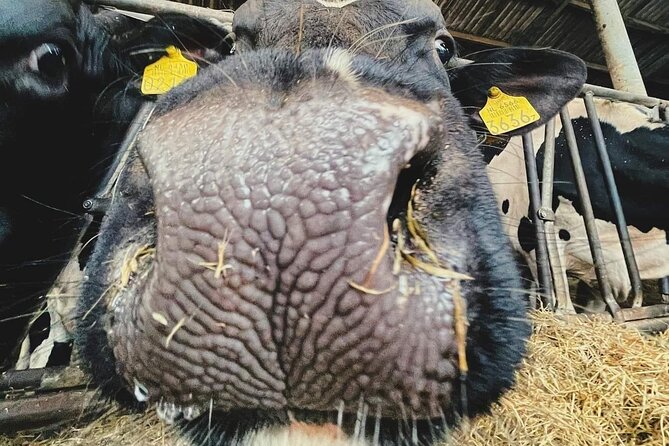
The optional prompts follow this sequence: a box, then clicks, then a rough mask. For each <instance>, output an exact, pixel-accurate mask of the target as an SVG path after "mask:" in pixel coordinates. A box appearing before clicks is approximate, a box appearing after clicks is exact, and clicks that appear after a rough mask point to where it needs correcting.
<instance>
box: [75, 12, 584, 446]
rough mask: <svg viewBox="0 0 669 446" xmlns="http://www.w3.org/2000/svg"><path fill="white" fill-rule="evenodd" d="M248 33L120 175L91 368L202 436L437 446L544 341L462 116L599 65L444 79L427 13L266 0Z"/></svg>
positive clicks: (558, 90) (100, 267)
mask: <svg viewBox="0 0 669 446" xmlns="http://www.w3.org/2000/svg"><path fill="white" fill-rule="evenodd" d="M233 28H234V33H235V36H236V48H237V50H238V51H237V54H235V55H234V56H232V57H230V58H227V59H225V60H224V61H223V62H222V63H220V64H217V65H214V66H212V67H210V68H208V69H207V70H206V71H203V73H202V75H201V76H199V77H198V78H196V79H194V80H192V81H190V82H188V83H186V84H184V85H183V86H181V87H178V88H177V89H175V90H173V91H172V92H170V93H169V94H168V95H166V96H164V97H162V98H161V99H160V100H159V103H158V105H157V108H156V111H155V113H154V115H153V117H152V119H151V121H150V122H149V123H148V124H147V126H146V127H145V129H144V130H143V131H142V133H141V134H140V136H139V139H138V145H137V151H136V152H135V153H134V154H133V157H132V158H131V159H130V160H129V163H128V165H127V168H126V169H125V170H124V175H123V176H122V178H121V179H120V180H119V183H118V194H119V195H118V196H119V199H118V200H116V201H115V202H114V204H113V205H112V207H111V208H110V210H109V212H108V213H107V215H106V217H105V221H104V222H103V225H102V227H101V232H100V236H99V238H98V239H97V245H96V248H95V252H94V253H93V255H92V256H91V258H90V260H89V261H88V264H87V266H86V271H87V276H88V280H87V281H86V282H85V284H84V290H83V295H82V299H81V301H80V302H79V306H78V307H79V315H80V316H81V317H80V318H79V319H78V329H77V333H78V337H77V346H78V351H79V352H80V353H81V356H82V360H83V361H82V362H83V364H84V365H85V366H86V369H87V370H88V372H89V373H90V374H91V375H92V377H93V382H94V383H95V384H97V385H99V386H100V387H102V389H103V390H104V391H105V392H106V393H107V394H110V395H116V396H125V398H127V399H129V400H133V401H139V402H142V403H143V404H147V405H151V406H155V407H156V410H157V411H158V414H159V415H160V416H161V417H162V418H163V419H165V420H166V421H168V422H179V423H182V424H185V425H186V431H187V432H188V433H190V434H191V435H192V436H193V437H195V441H194V443H195V444H202V443H205V444H206V443H207V442H208V441H211V442H212V443H216V444H250V443H251V441H252V440H253V439H254V438H255V439H257V438H258V435H262V434H259V433H258V431H262V432H264V434H266V436H265V437H261V438H272V439H273V440H268V441H267V443H264V444H268V443H269V444H295V443H291V442H290V441H291V439H290V436H289V435H288V434H290V432H291V431H293V430H296V429H299V427H300V426H304V424H305V423H309V424H312V425H313V426H312V428H313V429H312V430H313V431H314V432H316V431H320V432H321V433H325V434H327V433H328V432H329V433H331V434H332V435H331V439H332V438H334V437H339V438H340V439H341V440H343V439H344V438H347V439H349V440H351V442H352V443H354V444H355V443H357V442H360V443H362V442H364V441H368V442H369V443H371V444H374V445H379V444H384V445H392V444H401V445H404V444H409V443H414V444H427V443H432V442H437V441H439V440H440V438H441V436H442V435H443V432H444V429H445V426H446V425H447V424H448V423H452V422H454V421H455V420H456V419H457V416H458V414H463V413H464V414H469V415H473V414H476V413H480V412H482V411H485V410H487V408H488V407H489V406H490V404H491V403H492V402H493V401H495V400H496V399H497V398H498V397H499V395H500V394H501V393H502V392H503V391H504V389H507V388H508V387H509V386H510V385H511V384H512V382H513V376H514V370H515V368H516V366H517V365H518V364H519V362H520V360H521V358H522V356H523V352H524V344H525V340H526V338H527V336H528V335H529V324H528V323H527V320H526V318H525V311H526V305H525V297H526V296H525V293H523V292H522V290H520V287H521V283H520V277H519V274H518V271H517V269H516V266H515V263H514V262H513V258H512V257H511V251H510V248H509V246H508V243H507V241H506V240H505V239H506V238H505V236H504V234H503V231H502V228H501V226H500V222H499V216H498V212H497V210H496V208H495V202H494V197H493V195H492V190H491V187H490V183H489V181H488V179H487V176H486V173H485V165H484V163H483V161H482V159H481V156H480V153H479V152H478V148H477V145H476V139H475V137H474V133H473V131H472V128H471V127H470V124H471V123H475V122H476V116H477V111H478V110H479V109H480V108H481V107H482V106H483V104H485V102H486V99H487V92H488V90H489V88H490V87H492V86H493V85H496V86H499V87H500V88H503V89H504V90H505V91H508V92H510V93H516V94H522V95H525V96H528V97H529V98H530V100H531V101H532V103H533V104H535V107H537V108H538V109H539V110H540V114H541V116H545V117H549V116H551V115H552V114H554V113H556V112H557V111H558V109H559V108H560V107H561V106H563V105H564V104H565V103H567V102H568V101H569V100H570V99H572V98H573V97H574V96H575V95H576V94H577V93H578V91H579V90H580V88H581V86H582V84H583V82H584V80H585V76H586V70H585V66H584V64H583V62H582V61H581V60H579V59H578V58H576V57H574V56H572V55H569V54H566V53H563V52H559V51H552V50H535V49H523V48H513V49H507V50H504V51H498V52H490V53H487V54H485V55H483V57H482V59H481V60H479V61H477V62H481V63H474V64H471V65H469V66H467V67H461V68H457V69H451V70H447V69H446V68H445V67H444V64H449V63H450V62H452V59H453V58H454V56H455V54H454V41H453V39H452V37H451V36H450V35H449V33H448V31H447V30H446V26H445V21H444V18H443V16H442V14H441V11H440V10H439V8H438V7H437V6H436V5H435V4H434V3H433V2H432V1H430V0H294V1H289V0H251V1H248V2H247V3H245V4H244V5H243V6H242V7H241V8H240V9H239V10H238V11H237V13H236V15H235V19H234V24H233ZM540 124H541V122H537V123H536V124H535V125H540ZM128 259H133V260H134V267H133V268H132V269H131V272H132V273H131V274H128V273H127V271H128V268H125V267H124V266H126V265H127V264H128ZM123 271H126V272H125V273H123ZM458 273H459V274H458ZM463 274H465V275H464V276H463ZM468 276H470V277H471V278H472V280H461V279H463V278H467V277H468ZM84 316H86V317H84ZM465 362H466V365H467V367H468V372H466V371H465V365H464V363H465ZM284 434H286V435H284ZM258 441H259V442H258V443H256V444H263V443H260V440H258ZM326 442H327V439H323V438H322V437H321V441H320V442H317V443H316V444H326Z"/></svg>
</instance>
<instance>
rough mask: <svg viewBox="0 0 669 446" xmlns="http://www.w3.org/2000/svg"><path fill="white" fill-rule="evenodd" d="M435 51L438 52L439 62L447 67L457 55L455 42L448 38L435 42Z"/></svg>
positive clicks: (438, 39)
mask: <svg viewBox="0 0 669 446" xmlns="http://www.w3.org/2000/svg"><path fill="white" fill-rule="evenodd" d="M434 50H435V51H436V52H437V56H438V57H439V61H440V62H441V63H442V64H443V65H445V64H447V63H448V61H450V60H451V59H452V58H453V56H454V54H455V46H454V44H453V40H452V39H449V38H448V37H446V36H444V37H437V38H436V39H435V40H434Z"/></svg>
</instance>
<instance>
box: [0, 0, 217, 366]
mask: <svg viewBox="0 0 669 446" xmlns="http://www.w3.org/2000/svg"><path fill="white" fill-rule="evenodd" d="M112 33H113V34H112ZM224 38H225V36H224V35H221V31H220V30H219V29H217V28H216V27H214V26H212V25H209V24H207V23H201V22H199V21H196V20H193V19H190V18H188V17H184V16H178V15H168V16H164V17H160V18H155V19H153V20H152V21H150V22H148V23H143V22H137V21H135V20H134V19H128V18H124V17H123V16H120V15H118V14H112V13H109V12H101V13H99V14H96V15H94V14H93V13H92V11H91V10H89V9H88V8H87V7H85V6H82V5H80V2H79V1H74V0H49V1H43V0H21V1H3V2H1V3H0V160H1V161H0V330H2V333H3V336H2V338H1V339H0V370H2V369H4V368H6V367H9V366H10V365H11V364H12V362H13V360H14V359H15V357H16V348H17V343H18V340H19V339H20V338H21V337H22V336H23V334H24V333H25V329H26V326H27V324H28V322H29V320H30V318H31V313H32V312H33V311H34V310H35V308H36V307H37V306H38V305H40V303H41V302H42V300H43V297H44V294H45V292H46V291H47V290H48V289H49V286H50V285H51V283H52V282H53V280H54V278H55V277H56V275H57V274H58V272H59V270H60V269H61V268H62V267H63V266H64V264H65V262H66V261H67V260H68V258H69V252H70V250H71V249H72V248H73V244H74V241H75V238H76V235H77V233H78V229H79V228H80V227H81V224H82V221H83V220H82V208H81V203H82V201H83V199H84V198H85V197H87V196H89V195H90V194H91V193H92V192H93V191H94V190H95V188H96V186H97V184H98V182H99V181H100V178H101V177H102V176H103V174H104V172H105V170H106V167H107V166H108V165H109V163H110V160H111V158H112V157H113V154H114V151H115V148H116V146H117V145H118V143H119V141H120V139H121V138H122V136H123V133H124V132H125V128H126V127H127V125H128V123H129V122H130V120H131V119H132V117H133V116H134V114H135V112H136V110H137V108H138V107H139V105H140V104H141V103H142V101H144V100H146V99H145V98H143V97H142V95H141V94H140V93H139V90H138V85H139V81H140V80H141V73H142V69H143V68H144V66H145V65H147V64H148V63H149V62H151V61H152V60H156V59H158V58H159V57H161V56H162V55H164V54H165V48H166V46H168V45H171V44H174V45H177V46H180V47H181V48H184V49H186V50H193V51H194V52H195V53H196V55H200V56H203V57H205V58H206V57H209V56H210V55H211V54H210V53H209V52H207V51H215V52H216V51H220V52H225V51H226V48H227V47H228V44H227V43H225V42H224ZM217 58H220V57H217ZM202 60H204V59H202Z"/></svg>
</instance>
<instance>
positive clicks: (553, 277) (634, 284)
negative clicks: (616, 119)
mask: <svg viewBox="0 0 669 446" xmlns="http://www.w3.org/2000/svg"><path fill="white" fill-rule="evenodd" d="M580 96H581V98H582V100H583V101H584V103H585V108H586V113H587V116H588V119H589V122H590V125H591V127H592V135H593V138H594V142H595V146H596V149H597V155H598V157H599V160H600V161H601V165H602V167H603V169H602V176H603V178H604V184H605V186H606V190H607V192H608V195H609V197H610V204H611V208H612V210H613V215H614V220H615V226H616V230H617V232H618V238H619V241H620V245H621V249H622V253H623V258H624V260H625V265H626V268H627V273H628V275H629V279H630V284H631V292H630V295H629V297H628V301H627V302H625V303H626V305H627V306H629V308H621V306H620V305H619V303H618V301H617V300H616V299H615V297H614V295H613V292H612V289H611V284H610V281H609V276H608V272H607V269H606V259H605V258H604V253H603V250H602V243H601V240H600V238H599V234H598V231H597V226H596V220H595V216H594V212H593V208H592V203H591V200H590V194H589V191H588V186H587V183H586V179H585V174H584V171H583V165H582V162H581V156H580V153H579V148H578V144H577V140H576V137H575V134H574V129H573V126H572V122H571V117H570V115H569V111H568V109H567V107H564V108H563V109H562V111H561V112H560V114H559V117H560V121H561V123H562V128H563V132H564V136H565V141H566V145H567V148H568V152H569V155H570V158H571V167H572V171H573V173H574V179H575V186H576V190H577V195H578V200H579V203H580V205H581V210H582V213H583V222H584V225H585V230H586V234H587V237H588V244H589V247H590V252H591V255H592V259H593V263H594V268H595V274H596V277H597V282H598V284H599V289H600V292H601V294H602V298H603V299H604V301H605V302H606V305H607V308H608V310H609V313H610V315H611V317H612V318H613V319H614V320H616V321H618V322H622V323H625V324H626V325H630V326H634V327H637V328H640V329H645V330H662V329H666V328H668V327H669V305H668V304H659V305H649V306H643V304H644V298H643V291H642V284H641V274H640V272H639V267H638V265H637V262H636V258H635V255H634V250H633V247H632V243H631V239H630V234H629V231H628V226H627V220H626V219H625V215H624V213H623V207H622V203H621V200H620V194H619V192H618V188H617V186H616V182H615V178H614V175H613V169H612V167H611V161H610V159H609V155H608V151H607V148H606V142H605V140H604V136H603V133H602V129H601V125H600V121H599V117H598V115H597V110H596V108H595V103H594V97H595V96H597V97H602V98H607V99H612V100H616V101H622V102H629V103H633V104H636V105H642V106H645V107H652V108H653V109H649V114H650V115H654V116H656V117H659V115H660V112H662V113H663V114H664V119H665V120H666V121H667V122H669V115H668V113H669V102H668V101H664V100H662V99H657V98H650V97H646V96H639V95H635V94H630V93H625V92H621V91H617V90H611V89H608V88H603V87H597V86H592V85H587V84H586V85H585V87H584V88H583V89H582V91H581V94H580ZM555 119H557V117H555V118H553V119H551V120H550V121H549V122H548V123H547V124H546V129H545V130H546V133H545V139H544V141H545V147H544V161H543V166H542V167H543V169H542V172H543V175H542V179H543V181H542V184H540V182H539V176H538V172H537V166H536V155H535V152H534V148H533V141H532V136H531V134H529V133H528V134H526V135H523V149H524V154H525V165H526V173H527V180H528V192H529V198H530V209H531V212H532V219H533V221H534V223H535V235H536V239H537V250H536V262H537V280H538V282H539V283H538V285H539V290H540V292H541V294H542V296H543V299H542V301H543V305H544V306H545V307H546V308H549V309H555V310H559V311H565V312H573V304H572V302H571V296H570V295H569V284H568V283H565V280H564V278H565V277H566V271H564V268H565V266H564V265H561V261H560V256H559V254H558V252H557V251H558V250H557V245H556V234H555V226H554V223H555V215H554V212H553V209H552V200H553V169H554V166H555ZM539 191H541V192H539ZM667 261H669V259H667ZM563 273H565V274H563ZM660 282H661V285H660V288H661V290H660V292H661V293H663V294H664V293H665V292H667V291H669V278H664V279H660ZM665 288H667V289H665Z"/></svg>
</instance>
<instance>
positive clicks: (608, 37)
mask: <svg viewBox="0 0 669 446" xmlns="http://www.w3.org/2000/svg"><path fill="white" fill-rule="evenodd" d="M590 5H591V7H592V16H593V17H594V19H595V24H596V28H597V34H599V41H600V43H601V44H602V49H603V50H604V57H605V58H606V65H607V66H608V67H609V74H610V75H611V81H612V82H613V86H614V87H615V88H616V89H617V90H623V91H629V92H630V93H636V94H641V95H644V96H645V95H647V93H646V87H645V85H644V83H643V78H642V77H641V71H640V70H639V65H638V64H637V61H636V57H635V56H634V50H633V49H632V44H631V43H630V39H629V36H628V35H627V28H625V22H624V21H623V16H622V14H621V13H620V8H619V7H618V2H617V1H616V0H590Z"/></svg>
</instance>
